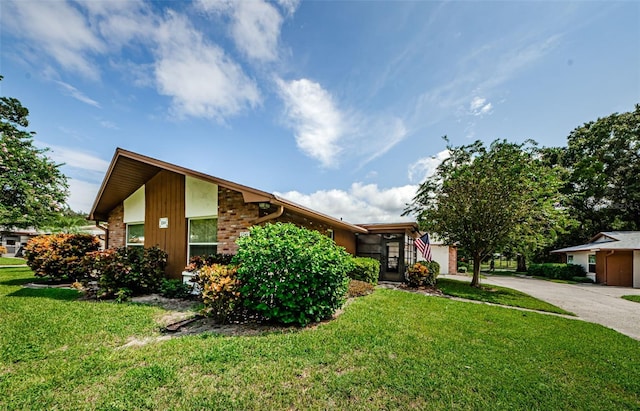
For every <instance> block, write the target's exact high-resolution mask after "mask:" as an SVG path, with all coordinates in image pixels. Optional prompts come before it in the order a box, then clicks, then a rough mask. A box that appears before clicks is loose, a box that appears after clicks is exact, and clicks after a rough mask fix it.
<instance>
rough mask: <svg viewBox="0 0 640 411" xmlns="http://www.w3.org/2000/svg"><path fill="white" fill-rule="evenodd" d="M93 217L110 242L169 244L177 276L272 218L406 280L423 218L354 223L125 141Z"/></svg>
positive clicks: (170, 272)
mask: <svg viewBox="0 0 640 411" xmlns="http://www.w3.org/2000/svg"><path fill="white" fill-rule="evenodd" d="M89 219H90V220H93V221H96V224H99V223H100V222H107V227H106V228H105V229H106V235H105V238H106V244H105V246H106V247H107V248H109V247H120V246H125V245H126V246H132V247H135V246H143V245H145V246H158V247H160V248H161V249H163V250H165V251H166V252H167V253H168V261H167V268H166V275H167V276H168V277H170V278H180V276H181V273H182V271H183V269H184V267H185V266H186V265H187V262H188V261H189V258H190V257H192V256H196V255H210V254H215V253H224V254H234V253H235V252H236V251H237V245H236V242H235V241H236V239H237V238H239V237H241V236H243V235H247V234H248V233H249V227H251V226H253V225H258V224H265V223H268V222H290V223H293V224H296V225H298V226H301V227H305V228H309V229H313V230H317V231H319V232H321V233H323V234H325V235H327V236H330V237H331V238H332V239H333V240H334V241H335V242H336V243H337V244H338V245H340V246H342V247H344V248H345V249H346V250H347V251H348V252H349V253H351V254H352V255H359V256H360V255H362V256H372V257H374V258H378V259H379V260H380V261H381V263H382V264H381V265H382V266H383V267H381V278H382V279H386V278H389V279H390V278H393V279H395V280H401V279H402V277H401V276H402V274H403V273H404V269H405V267H406V266H407V264H411V263H413V262H415V256H416V253H415V246H413V238H414V236H415V235H416V233H417V224H415V223H399V224H381V225H371V224H369V225H367V224H363V225H356V224H351V223H348V222H346V221H343V220H341V219H337V218H334V217H331V216H328V215H326V214H323V213H320V212H318V211H315V210H312V209H310V208H307V207H304V206H301V205H299V204H296V203H293V202H291V201H289V200H286V199H284V198H282V197H280V196H277V195H275V194H271V193H267V192H264V191H261V190H258V189H255V188H252V187H248V186H244V185H241V184H237V183H234V182H231V181H228V180H223V179H221V178H218V177H214V176H210V175H207V174H204V173H201V172H198V171H194V170H190V169H188V168H185V167H181V166H177V165H174V164H170V163H167V162H164V161H161V160H157V159H154V158H151V157H147V156H144V155H142V154H138V153H134V152H131V151H127V150H123V149H121V148H118V149H116V152H115V154H114V156H113V159H112V161H111V164H110V166H109V169H108V170H107V173H106V175H105V178H104V181H103V182H102V185H101V187H100V189H99V191H98V194H97V197H96V199H95V202H94V204H93V207H92V209H91V213H90V215H89ZM447 256H448V254H447ZM441 265H442V264H441ZM447 267H448V265H447ZM453 267H455V264H453Z"/></svg>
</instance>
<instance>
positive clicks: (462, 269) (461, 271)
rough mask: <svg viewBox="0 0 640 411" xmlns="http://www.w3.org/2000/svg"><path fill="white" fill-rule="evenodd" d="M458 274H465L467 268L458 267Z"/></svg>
mask: <svg viewBox="0 0 640 411" xmlns="http://www.w3.org/2000/svg"><path fill="white" fill-rule="evenodd" d="M458 272H459V273H466V272H467V267H465V266H464V265H461V266H458Z"/></svg>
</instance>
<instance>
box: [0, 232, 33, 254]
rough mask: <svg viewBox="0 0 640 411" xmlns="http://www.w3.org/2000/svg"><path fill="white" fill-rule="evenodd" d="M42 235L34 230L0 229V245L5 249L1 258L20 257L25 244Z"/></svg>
mask: <svg viewBox="0 0 640 411" xmlns="http://www.w3.org/2000/svg"><path fill="white" fill-rule="evenodd" d="M40 234H42V232H40V231H38V230H36V229H34V228H24V229H16V228H8V227H0V245H1V246H4V247H5V248H6V249H7V252H6V253H4V254H3V255H2V256H3V257H16V256H18V257H22V255H21V254H22V250H21V249H22V248H23V247H24V246H25V245H27V242H28V241H29V240H30V239H32V238H33V237H36V236H38V235H40Z"/></svg>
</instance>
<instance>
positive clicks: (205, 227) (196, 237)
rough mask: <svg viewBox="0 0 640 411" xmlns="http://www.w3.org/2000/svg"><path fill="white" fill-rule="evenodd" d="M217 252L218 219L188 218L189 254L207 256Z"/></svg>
mask: <svg viewBox="0 0 640 411" xmlns="http://www.w3.org/2000/svg"><path fill="white" fill-rule="evenodd" d="M217 253H218V219H217V218H198V219H196V218H191V219H189V256H188V258H191V257H193V256H196V255H199V256H209V255H212V254H217Z"/></svg>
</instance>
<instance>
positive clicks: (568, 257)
mask: <svg viewBox="0 0 640 411" xmlns="http://www.w3.org/2000/svg"><path fill="white" fill-rule="evenodd" d="M567 264H573V254H569V255H567Z"/></svg>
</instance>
